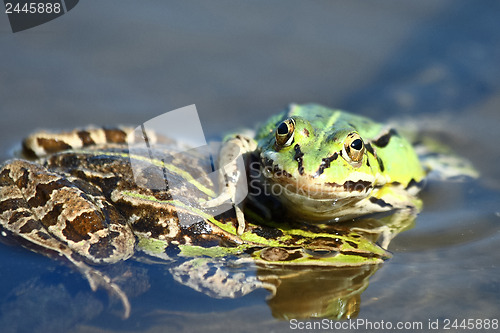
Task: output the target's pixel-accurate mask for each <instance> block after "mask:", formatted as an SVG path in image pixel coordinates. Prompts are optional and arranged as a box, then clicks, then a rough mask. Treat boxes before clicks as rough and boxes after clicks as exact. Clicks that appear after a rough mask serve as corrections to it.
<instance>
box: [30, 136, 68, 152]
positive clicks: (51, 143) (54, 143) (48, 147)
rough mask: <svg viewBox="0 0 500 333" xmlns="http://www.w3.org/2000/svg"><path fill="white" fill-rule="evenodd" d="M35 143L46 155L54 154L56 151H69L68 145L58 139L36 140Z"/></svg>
mask: <svg viewBox="0 0 500 333" xmlns="http://www.w3.org/2000/svg"><path fill="white" fill-rule="evenodd" d="M36 141H37V143H38V145H40V146H41V147H43V148H44V149H45V151H46V152H47V153H56V152H58V151H62V150H67V149H71V146H70V145H69V144H67V143H66V142H64V141H62V140H58V139H45V138H37V139H36Z"/></svg>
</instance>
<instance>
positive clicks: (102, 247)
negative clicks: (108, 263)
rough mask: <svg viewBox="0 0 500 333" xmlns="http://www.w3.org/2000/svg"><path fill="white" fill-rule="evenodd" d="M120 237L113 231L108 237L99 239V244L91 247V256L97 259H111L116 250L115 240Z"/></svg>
mask: <svg viewBox="0 0 500 333" xmlns="http://www.w3.org/2000/svg"><path fill="white" fill-rule="evenodd" d="M119 236H120V233H118V232H116V231H111V232H110V233H109V234H108V235H107V236H106V237H102V238H99V241H98V242H97V243H94V244H92V245H91V246H90V247H89V254H90V255H92V256H93V257H95V258H97V259H107V258H109V257H111V256H112V255H113V252H114V250H115V249H116V248H115V246H114V245H113V240H115V238H116V237H119Z"/></svg>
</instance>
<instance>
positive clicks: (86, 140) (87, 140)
mask: <svg viewBox="0 0 500 333" xmlns="http://www.w3.org/2000/svg"><path fill="white" fill-rule="evenodd" d="M76 134H77V135H78V137H79V138H80V140H82V143H83V146H84V147H86V146H91V145H93V144H95V142H94V140H92V138H91V137H90V133H89V132H87V131H78V132H77V133H76Z"/></svg>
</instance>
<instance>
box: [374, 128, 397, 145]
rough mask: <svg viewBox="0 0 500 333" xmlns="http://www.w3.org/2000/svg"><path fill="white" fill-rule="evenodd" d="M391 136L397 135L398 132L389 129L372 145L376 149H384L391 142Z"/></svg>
mask: <svg viewBox="0 0 500 333" xmlns="http://www.w3.org/2000/svg"><path fill="white" fill-rule="evenodd" d="M393 135H398V132H396V130H395V129H394V128H391V129H390V130H389V132H387V133H386V134H384V135H382V136H381V137H379V138H378V139H377V140H375V141H373V144H374V145H375V146H377V147H380V148H384V147H385V146H387V145H388V144H389V141H391V137H392V136H393Z"/></svg>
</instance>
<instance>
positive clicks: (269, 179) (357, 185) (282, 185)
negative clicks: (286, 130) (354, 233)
mask: <svg viewBox="0 0 500 333" xmlns="http://www.w3.org/2000/svg"><path fill="white" fill-rule="evenodd" d="M261 170H262V176H263V178H264V180H265V181H264V183H265V184H266V186H271V188H269V190H271V191H272V193H273V194H274V193H277V194H275V195H276V196H280V195H281V193H279V192H284V193H288V194H292V193H293V194H294V195H296V196H302V197H308V198H311V199H315V200H322V199H325V200H331V199H343V198H358V199H362V198H365V197H367V196H368V195H369V194H370V192H371V191H372V190H373V188H374V183H375V177H374V176H371V175H367V174H362V173H357V172H354V173H353V174H352V175H351V177H350V178H347V179H344V180H342V181H339V182H328V181H325V180H324V178H323V177H318V175H316V174H314V175H310V174H307V173H303V174H295V175H292V174H290V173H288V172H287V171H284V170H282V169H281V168H280V167H279V165H277V164H273V165H272V166H270V165H265V166H263V168H262V169H261ZM285 195H286V194H285Z"/></svg>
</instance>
